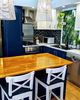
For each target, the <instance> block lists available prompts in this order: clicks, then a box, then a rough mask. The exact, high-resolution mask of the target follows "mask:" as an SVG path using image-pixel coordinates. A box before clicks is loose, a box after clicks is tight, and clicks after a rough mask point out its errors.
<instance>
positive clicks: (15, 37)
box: [2, 7, 24, 56]
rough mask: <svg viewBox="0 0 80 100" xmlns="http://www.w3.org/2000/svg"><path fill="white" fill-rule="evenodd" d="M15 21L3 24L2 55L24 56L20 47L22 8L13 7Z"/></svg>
mask: <svg viewBox="0 0 80 100" xmlns="http://www.w3.org/2000/svg"><path fill="white" fill-rule="evenodd" d="M15 13H16V20H8V21H6V20H5V21H2V23H3V55H4V56H16V55H22V54H24V49H23V47H22V45H23V43H22V41H23V40H22V8H21V7H15Z"/></svg>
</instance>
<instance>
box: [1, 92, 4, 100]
mask: <svg viewBox="0 0 80 100" xmlns="http://www.w3.org/2000/svg"><path fill="white" fill-rule="evenodd" d="M1 94H2V100H4V93H3V90H1Z"/></svg>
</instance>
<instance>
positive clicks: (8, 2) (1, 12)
mask: <svg viewBox="0 0 80 100" xmlns="http://www.w3.org/2000/svg"><path fill="white" fill-rule="evenodd" d="M0 19H2V20H16V17H15V8H14V4H13V0H0Z"/></svg>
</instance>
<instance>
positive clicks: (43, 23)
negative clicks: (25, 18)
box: [36, 0, 52, 29]
mask: <svg viewBox="0 0 80 100" xmlns="http://www.w3.org/2000/svg"><path fill="white" fill-rule="evenodd" d="M36 23H37V29H51V24H52V7H51V0H38V4H37V15H36Z"/></svg>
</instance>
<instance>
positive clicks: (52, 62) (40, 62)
mask: <svg viewBox="0 0 80 100" xmlns="http://www.w3.org/2000/svg"><path fill="white" fill-rule="evenodd" d="M71 63H72V62H71V61H68V60H65V59H62V58H60V57H57V56H55V55H52V54H49V53H40V54H32V55H23V56H15V57H6V58H0V78H4V77H7V76H12V75H19V74H24V73H28V72H31V71H38V70H43V69H46V68H54V67H60V66H63V65H68V64H71Z"/></svg>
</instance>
